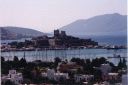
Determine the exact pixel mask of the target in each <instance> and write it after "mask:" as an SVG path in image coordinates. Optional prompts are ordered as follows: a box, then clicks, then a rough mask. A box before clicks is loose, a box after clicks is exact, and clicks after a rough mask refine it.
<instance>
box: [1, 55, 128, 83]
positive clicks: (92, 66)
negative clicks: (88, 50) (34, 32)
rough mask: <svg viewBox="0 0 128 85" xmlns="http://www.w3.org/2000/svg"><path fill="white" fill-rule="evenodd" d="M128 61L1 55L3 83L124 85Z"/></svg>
mask: <svg viewBox="0 0 128 85" xmlns="http://www.w3.org/2000/svg"><path fill="white" fill-rule="evenodd" d="M126 63H127V62H126V59H125V58H120V62H119V63H118V65H117V66H115V65H114V64H113V63H112V62H109V61H108V60H107V59H105V58H104V57H101V58H96V59H92V60H90V59H80V58H72V59H71V60H70V61H68V60H64V61H62V60H61V59H60V58H58V57H56V58H55V59H54V62H44V61H41V60H35V61H33V62H27V61H26V59H25V57H23V58H21V59H18V57H17V56H14V59H13V60H12V61H11V60H7V61H6V60H5V59H4V57H1V66H2V67H1V80H2V85H28V84H31V85H33V84H34V85H123V83H126V82H127V78H126V77H127V64H126Z"/></svg>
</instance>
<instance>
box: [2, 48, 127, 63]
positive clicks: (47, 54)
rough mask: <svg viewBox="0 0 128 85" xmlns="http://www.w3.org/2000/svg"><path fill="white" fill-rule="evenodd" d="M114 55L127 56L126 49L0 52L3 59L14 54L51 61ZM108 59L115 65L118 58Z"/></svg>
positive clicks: (29, 59)
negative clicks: (56, 58)
mask: <svg viewBox="0 0 128 85" xmlns="http://www.w3.org/2000/svg"><path fill="white" fill-rule="evenodd" d="M114 55H120V56H121V57H127V50H126V49H118V50H107V49H67V50H42V51H10V52H1V56H3V57H5V59H9V60H12V59H13V57H14V56H18V58H19V59H20V58H22V57H24V56H25V57H26V60H27V61H33V60H42V61H53V60H54V58H55V57H60V58H61V59H63V60H64V59H68V60H70V59H71V58H72V57H78V58H83V59H87V58H90V59H93V58H96V57H105V58H108V57H113V56H114ZM108 60H109V61H111V62H113V63H114V64H116V65H117V63H118V62H119V58H110V59H109V58H108Z"/></svg>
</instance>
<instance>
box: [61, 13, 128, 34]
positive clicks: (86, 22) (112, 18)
mask: <svg viewBox="0 0 128 85" xmlns="http://www.w3.org/2000/svg"><path fill="white" fill-rule="evenodd" d="M60 30H64V31H66V32H67V34H70V35H82V36H83V35H89V36H92V35H94V36H95V35H96V36H100V35H102V36H103V35H112V36H119V35H121V36H122V35H127V16H126V15H120V14H118V13H114V14H105V15H99V16H95V17H92V18H89V19H80V20H77V21H75V22H72V23H70V24H68V25H66V26H63V27H61V28H60Z"/></svg>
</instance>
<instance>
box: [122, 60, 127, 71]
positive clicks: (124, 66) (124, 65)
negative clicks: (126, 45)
mask: <svg viewBox="0 0 128 85" xmlns="http://www.w3.org/2000/svg"><path fill="white" fill-rule="evenodd" d="M122 64H123V68H125V69H126V68H127V61H126V59H125V58H123V61H122Z"/></svg>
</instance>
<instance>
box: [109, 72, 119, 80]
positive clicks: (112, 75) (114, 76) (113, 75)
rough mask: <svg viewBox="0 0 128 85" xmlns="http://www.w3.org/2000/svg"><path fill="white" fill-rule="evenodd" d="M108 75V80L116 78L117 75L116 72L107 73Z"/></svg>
mask: <svg viewBox="0 0 128 85" xmlns="http://www.w3.org/2000/svg"><path fill="white" fill-rule="evenodd" d="M108 76H109V80H117V79H118V78H119V77H118V73H108Z"/></svg>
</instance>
